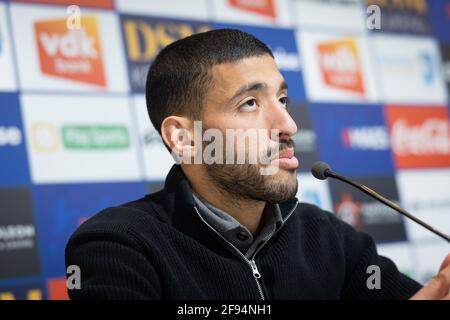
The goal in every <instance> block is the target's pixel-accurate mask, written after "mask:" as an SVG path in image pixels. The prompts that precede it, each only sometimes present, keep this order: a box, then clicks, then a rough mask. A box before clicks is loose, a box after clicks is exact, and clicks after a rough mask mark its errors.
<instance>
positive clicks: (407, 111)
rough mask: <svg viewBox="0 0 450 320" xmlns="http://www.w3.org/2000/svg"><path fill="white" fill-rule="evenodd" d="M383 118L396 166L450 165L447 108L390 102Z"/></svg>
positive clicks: (449, 131) (449, 129)
mask: <svg viewBox="0 0 450 320" xmlns="http://www.w3.org/2000/svg"><path fill="white" fill-rule="evenodd" d="M386 118H387V122H388V125H389V130H390V135H391V144H392V151H393V153H394V158H395V161H396V164H397V167H398V168H402V169H403V168H425V167H448V166H450V125H449V120H448V110H447V108H445V107H404V106H399V107H397V106H389V107H388V108H387V109H386Z"/></svg>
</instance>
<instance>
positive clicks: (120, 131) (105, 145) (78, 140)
mask: <svg viewBox="0 0 450 320" xmlns="http://www.w3.org/2000/svg"><path fill="white" fill-rule="evenodd" d="M31 136H32V140H31V145H32V148H33V150H34V151H36V152H39V153H51V152H56V151H58V150H59V149H60V148H61V147H63V148H64V149H65V150H68V151H83V150H84V151H92V150H114V149H127V148H129V147H130V134H129V131H128V128H127V127H125V126H122V125H63V126H62V127H61V128H58V127H57V126H55V125H54V124H51V123H35V124H33V125H32V128H31Z"/></svg>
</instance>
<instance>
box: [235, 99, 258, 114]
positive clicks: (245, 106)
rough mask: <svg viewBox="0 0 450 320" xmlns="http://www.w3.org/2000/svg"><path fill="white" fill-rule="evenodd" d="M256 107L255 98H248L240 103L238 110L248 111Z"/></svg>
mask: <svg viewBox="0 0 450 320" xmlns="http://www.w3.org/2000/svg"><path fill="white" fill-rule="evenodd" d="M257 107H258V105H257V104H256V99H250V100H247V101H245V102H244V103H243V104H241V105H240V106H239V110H241V111H246V112H249V111H253V110H255V109H256V108H257Z"/></svg>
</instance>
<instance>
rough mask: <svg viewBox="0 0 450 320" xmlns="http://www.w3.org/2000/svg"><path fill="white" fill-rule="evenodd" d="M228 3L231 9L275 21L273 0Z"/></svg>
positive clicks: (234, 0)
mask: <svg viewBox="0 0 450 320" xmlns="http://www.w3.org/2000/svg"><path fill="white" fill-rule="evenodd" d="M228 3H229V4H230V6H231V7H235V8H237V9H241V10H245V11H249V12H251V13H256V14H260V15H262V16H266V17H269V18H272V19H275V18H276V16H277V14H276V12H275V4H274V0H229V1H228Z"/></svg>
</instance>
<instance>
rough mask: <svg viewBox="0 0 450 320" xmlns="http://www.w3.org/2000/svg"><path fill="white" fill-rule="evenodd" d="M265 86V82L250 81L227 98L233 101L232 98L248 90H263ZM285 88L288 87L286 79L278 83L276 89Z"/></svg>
mask: <svg viewBox="0 0 450 320" xmlns="http://www.w3.org/2000/svg"><path fill="white" fill-rule="evenodd" d="M267 87H268V86H267V83H265V82H251V83H248V84H244V85H243V86H241V87H240V88H239V89H238V90H237V91H236V93H235V94H234V95H233V96H232V97H231V98H230V99H229V101H233V100H234V99H236V98H238V97H240V96H242V95H244V94H246V93H248V92H251V91H256V90H265V89H267ZM287 88H288V85H287V83H286V81H283V82H282V83H281V84H280V88H279V89H278V91H281V90H287Z"/></svg>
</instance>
